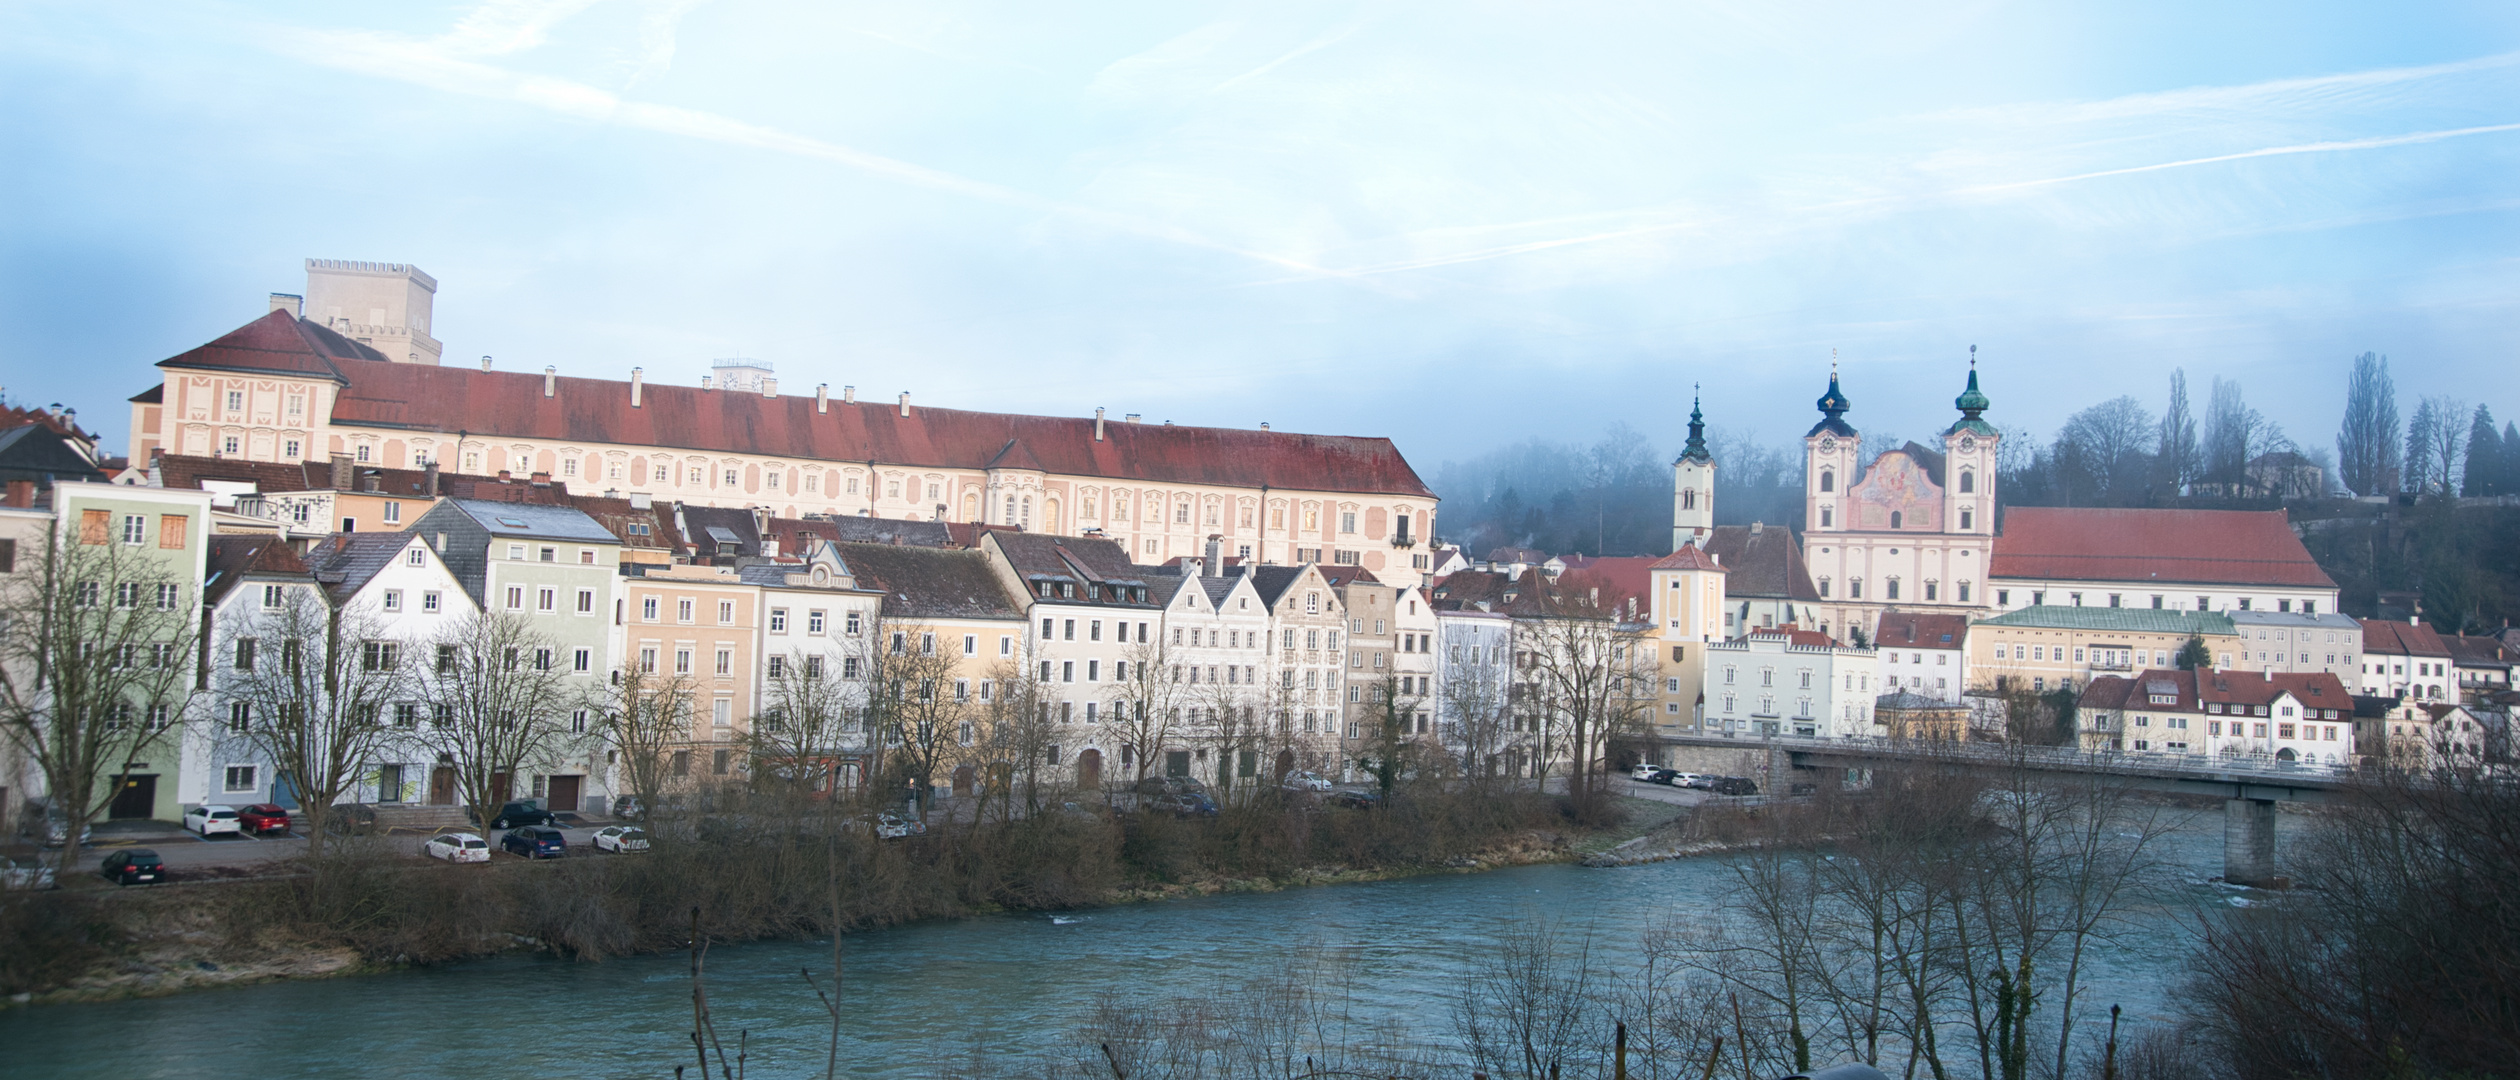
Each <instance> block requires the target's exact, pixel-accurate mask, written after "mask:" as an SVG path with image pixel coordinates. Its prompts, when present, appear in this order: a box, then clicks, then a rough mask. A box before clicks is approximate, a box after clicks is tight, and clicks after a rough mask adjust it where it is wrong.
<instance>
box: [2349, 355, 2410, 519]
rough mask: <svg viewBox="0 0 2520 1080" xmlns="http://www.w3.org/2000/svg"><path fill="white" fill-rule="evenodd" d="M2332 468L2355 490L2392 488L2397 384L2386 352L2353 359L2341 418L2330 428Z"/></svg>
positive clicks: (2394, 485)
mask: <svg viewBox="0 0 2520 1080" xmlns="http://www.w3.org/2000/svg"><path fill="white" fill-rule="evenodd" d="M2336 467H2337V471H2338V472H2339V473H2342V474H2343V477H2344V480H2345V486H2346V487H2348V488H2350V489H2352V490H2353V491H2354V493H2355V494H2358V495H2379V494H2384V493H2387V492H2391V491H2395V490H2397V487H2398V477H2397V474H2398V469H2399V459H2398V409H2397V384H2396V383H2395V382H2394V381H2393V380H2391V379H2390V378H2389V358H2388V357H2385V356H2380V355H2378V354H2375V353H2364V354H2362V355H2361V356H2357V357H2355V358H2354V371H2353V374H2352V375H2351V376H2350V377H2349V378H2348V379H2347V380H2346V384H2345V422H2344V423H2343V424H2342V425H2341V426H2339V427H2338V428H2337V432H2336Z"/></svg>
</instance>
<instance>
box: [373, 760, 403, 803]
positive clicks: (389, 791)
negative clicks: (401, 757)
mask: <svg viewBox="0 0 2520 1080" xmlns="http://www.w3.org/2000/svg"><path fill="white" fill-rule="evenodd" d="M376 801H378V802H381V803H398V802H401V801H403V790H402V766H400V765H379V766H377V767H376Z"/></svg>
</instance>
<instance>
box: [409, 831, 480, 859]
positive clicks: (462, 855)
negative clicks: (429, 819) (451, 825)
mask: <svg viewBox="0 0 2520 1080" xmlns="http://www.w3.org/2000/svg"><path fill="white" fill-rule="evenodd" d="M420 853H421V854H423V855H426V856H428V857H430V858H432V859H444V860H446V861H448V862H478V863H486V862H489V861H490V842H489V841H487V840H484V839H482V838H481V837H479V836H476V835H474V834H472V833H468V832H451V833H439V834H437V835H436V836H432V837H430V838H429V842H428V843H425V844H422V845H420Z"/></svg>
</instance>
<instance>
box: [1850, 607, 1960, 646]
mask: <svg viewBox="0 0 2520 1080" xmlns="http://www.w3.org/2000/svg"><path fill="white" fill-rule="evenodd" d="M1968 637H1969V618H1968V616H1966V615H1946V614H1943V613H1940V612H1929V611H1885V612H1882V613H1881V622H1880V629H1879V630H1877V631H1876V632H1874V634H1873V644H1875V645H1880V646H1883V647H1889V646H1893V645H1895V646H1899V647H1902V648H1915V649H1957V648H1959V647H1960V645H1961V643H1962V642H1964V641H1966V640H1968Z"/></svg>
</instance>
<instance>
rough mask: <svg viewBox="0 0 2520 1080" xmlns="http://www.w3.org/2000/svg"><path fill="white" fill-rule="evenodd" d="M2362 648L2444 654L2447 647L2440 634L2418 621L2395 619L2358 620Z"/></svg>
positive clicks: (2365, 650) (2401, 654)
mask: <svg viewBox="0 0 2520 1080" xmlns="http://www.w3.org/2000/svg"><path fill="white" fill-rule="evenodd" d="M2362 632H2363V651H2364V652H2367V653H2391V654H2395V655H2399V656H2448V655H2450V646H2448V645H2446V644H2444V643H2443V642H2442V640H2441V635H2440V634H2436V633H2434V632H2433V628H2432V627H2429V626H2426V625H2424V624H2422V623H2408V622H2399V621H2397V620H2395V619H2364V620H2362Z"/></svg>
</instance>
